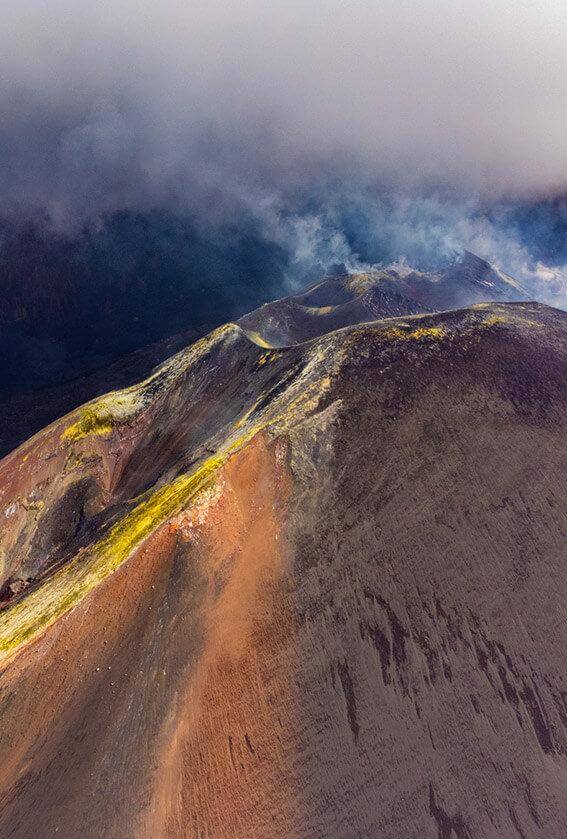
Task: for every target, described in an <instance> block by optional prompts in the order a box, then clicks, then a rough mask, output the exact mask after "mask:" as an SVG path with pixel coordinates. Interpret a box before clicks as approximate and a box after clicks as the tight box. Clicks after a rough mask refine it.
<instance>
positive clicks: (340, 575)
mask: <svg viewBox="0 0 567 839" xmlns="http://www.w3.org/2000/svg"><path fill="white" fill-rule="evenodd" d="M252 331H253V330H249V333H252ZM264 342H265V339H264V340H258V342H256V343H255V342H254V341H252V340H250V337H249V335H248V334H246V333H245V332H244V331H243V329H242V328H241V327H239V326H238V325H234V324H232V325H228V326H226V327H223V328H221V329H220V330H217V331H216V332H214V333H212V334H211V335H210V336H208V337H207V338H206V339H203V340H202V341H200V342H198V343H197V344H195V345H193V347H191V348H189V349H188V350H186V351H184V352H182V353H180V354H179V355H178V356H176V357H174V358H173V359H172V360H171V361H170V362H168V363H166V364H165V365H164V366H163V367H162V368H161V369H160V370H158V371H157V372H156V373H155V374H154V375H153V376H152V377H150V379H148V380H147V381H146V382H144V383H142V384H141V385H139V386H136V387H133V388H130V389H128V390H127V391H125V392H118V393H114V394H110V395H109V396H107V397H103V398H102V399H100V400H97V401H96V402H94V403H91V404H90V405H87V406H85V407H84V408H82V409H79V410H78V411H76V412H75V413H73V414H72V415H70V416H68V417H66V418H63V419H62V420H60V421H58V422H57V423H55V424H54V425H52V426H50V427H49V428H47V429H46V430H45V431H43V432H41V433H40V434H38V435H36V437H35V438H33V439H32V440H30V441H29V442H28V443H27V444H25V445H24V446H22V447H21V448H20V449H19V450H18V451H16V452H14V453H13V454H12V455H11V456H9V457H8V458H6V459H5V460H4V461H3V462H2V463H1V464H0V493H1V496H0V498H1V500H0V505H1V510H2V517H3V520H4V527H3V530H2V556H3V580H4V596H5V606H4V609H3V611H2V612H0V657H1V659H0V666H1V667H2V675H1V678H0V723H1V725H0V835H2V836H7V837H8V836H14V837H22V838H23V837H29V836H30V835H34V834H36V833H37V829H38V828H37V825H38V824H41V831H42V835H45V836H54V835H56V834H57V835H62V836H66V837H75V836H76V837H79V836H81V837H83V836H89V837H90V836H93V837H94V836H97V837H98V836H101V835H102V836H109V837H126V836H160V837H161V836H163V837H181V836H195V837H197V836H211V837H224V836H226V837H239V839H240V837H246V838H247V839H248V837H290V836H296V837H306V836H309V837H311V836H337V837H344V836H348V837H363V836H364V837H392V839H394V837H396V838H397V837H406V836H420V837H432V838H433V837H451V836H456V837H457V839H468V837H518V836H524V837H541V839H543V837H546V838H547V837H561V836H564V835H565V833H566V830H567V805H566V803H565V795H564V788H565V779H566V774H567V762H566V761H567V704H566V701H565V691H566V690H567V688H566V683H567V664H566V663H565V657H564V655H563V649H564V646H565V644H566V642H567V629H566V623H565V619H564V618H565V606H564V604H565V599H566V594H567V571H566V569H565V562H564V557H565V525H566V521H565V519H566V510H567V492H566V487H565V481H564V474H565V466H566V465H567V464H566V459H567V451H566V439H567V437H566V431H567V428H566V426H567V410H566V409H567V384H566V383H567V376H566V372H567V315H565V314H563V313H560V312H557V311H555V310H552V309H549V308H547V307H544V306H539V305H537V304H525V303H518V304H506V305H504V304H502V305H500V304H492V305H481V306H476V307H473V308H470V309H466V310H460V311H455V312H450V313H443V314H429V315H416V316H409V317H406V318H404V319H401V318H394V319H389V320H382V321H377V322H375V323H369V324H364V325H354V326H351V327H348V328H345V329H342V330H339V331H336V332H332V333H330V334H328V335H324V336H322V337H319V338H316V339H313V340H310V341H307V342H305V343H300V344H297V345H294V346H289V347H287V348H280V349H270V348H266V347H263V346H261V345H262V343H264Z"/></svg>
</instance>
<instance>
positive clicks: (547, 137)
mask: <svg viewBox="0 0 567 839" xmlns="http://www.w3.org/2000/svg"><path fill="white" fill-rule="evenodd" d="M566 41H567V6H566V5H565V3H564V2H563V1H562V0H547V2H546V4H545V8H542V7H540V6H538V4H537V3H534V2H533V0H516V2H511V0H490V1H489V0H478V2H476V3H475V4H474V8H473V7H472V6H471V4H470V3H465V2H464V0H457V2H455V0H435V2H433V0H431V2H423V0H380V2H377V0H351V2H349V3H345V2H344V0H340V1H339V0H326V2H325V3H321V2H315V0H301V2H299V0H297V2H296V0H291V2H290V0H286V1H285V2H284V0H272V2H265V0H222V1H221V0H208V1H207V2H202V0H196V2H193V3H187V2H186V0H183V2H181V0H163V2H162V3H155V2H153V1H152V2H150V0H137V2H133V0H112V2H110V0H101V2H98V3H92V2H88V3H87V2H86V0H76V2H74V3H73V4H69V3H68V2H67V0H65V2H63V0H50V2H49V3H46V2H45V0H20V2H19V3H17V4H16V3H12V4H8V6H7V8H6V9H4V10H3V15H2V21H1V22H0V79H1V80H2V81H1V83H0V106H1V108H2V114H3V119H2V124H1V126H0V189H1V190H2V195H3V213H4V214H5V215H10V214H12V215H19V216H29V217H34V218H39V217H41V218H42V219H44V220H45V222H46V223H47V224H49V225H51V226H52V227H54V228H55V229H56V230H57V231H67V232H69V233H73V231H75V232H76V231H77V230H79V229H81V228H82V227H83V226H84V225H93V224H94V225H97V224H101V223H104V219H105V218H106V217H108V216H109V215H112V214H114V213H117V212H123V211H124V212H134V213H135V212H142V213H143V212H149V211H153V210H155V209H159V208H163V207H165V208H167V210H168V212H171V211H173V212H177V213H179V214H180V215H183V214H190V215H191V216H192V218H193V219H194V220H196V221H195V223H197V224H200V225H202V226H203V227H209V228H210V227H213V228H215V229H223V230H226V229H229V228H230V227H231V226H232V227H233V228H234V227H235V226H236V227H240V228H241V229H242V230H245V228H246V225H247V224H253V225H254V227H255V229H256V228H257V227H258V226H259V227H260V229H261V230H262V231H263V235H264V236H265V237H266V239H267V241H273V242H274V243H275V244H276V245H277V246H278V247H284V248H286V249H287V250H288V251H289V253H290V269H289V282H290V284H293V283H294V282H296V280H297V278H298V277H300V276H302V275H304V274H305V273H306V272H309V271H310V270H315V268H318V267H320V268H322V269H324V268H325V267H326V266H328V265H330V264H332V263H336V262H342V263H344V264H346V265H347V266H356V265H359V264H361V263H365V262H373V261H376V260H383V259H384V258H387V256H388V255H391V256H392V258H397V257H399V256H405V257H407V259H408V260H412V259H413V260H421V261H422V262H423V261H428V260H429V261H431V260H433V259H434V258H435V257H436V256H437V257H439V256H441V255H446V254H448V253H450V252H451V251H453V250H454V249H458V248H462V247H468V248H471V249H472V250H476V251H477V252H478V253H480V254H481V255H483V256H487V257H491V258H493V259H495V260H496V261H497V262H499V263H500V264H502V266H503V267H504V268H506V269H507V270H509V271H516V272H518V273H519V274H521V275H522V276H525V277H530V278H531V279H533V281H534V283H541V284H542V285H543V287H544V288H553V289H556V288H557V287H558V285H559V287H561V284H562V283H563V280H562V279H561V277H562V276H563V273H562V272H563V271H564V270H565V269H564V267H563V265H564V262H567V258H566V259H565V260H564V262H562V261H561V258H560V257H557V256H555V257H554V260H553V261H551V262H549V260H548V258H547V255H546V254H543V255H542V254H540V255H539V257H538V256H536V255H535V254H534V251H533V244H534V242H533V241H532V239H533V237H532V236H531V233H530V231H529V230H528V229H527V228H524V229H523V231H519V230H518V229H517V228H516V227H515V225H514V223H513V222H511V221H510V213H511V212H512V211H513V210H514V208H516V207H523V206H529V205H531V203H533V202H534V201H537V200H539V199H549V198H550V197H553V196H555V195H560V194H565V192H566V191H567V183H566V181H567V175H566V173H567V122H566V121H565V119H564V105H565V101H567V59H566V53H565V43H566ZM494 207H504V208H505V210H504V211H503V214H501V217H496V216H495V215H494V212H493V208H494ZM553 223H555V222H553ZM548 228H549V225H548ZM546 229H547V228H546ZM540 233H541V231H540ZM538 266H539V267H538ZM558 277H559V279H558ZM546 284H547V285H546ZM554 293H555V292H554Z"/></svg>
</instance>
